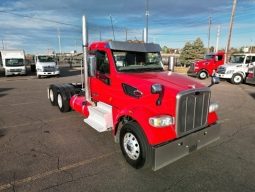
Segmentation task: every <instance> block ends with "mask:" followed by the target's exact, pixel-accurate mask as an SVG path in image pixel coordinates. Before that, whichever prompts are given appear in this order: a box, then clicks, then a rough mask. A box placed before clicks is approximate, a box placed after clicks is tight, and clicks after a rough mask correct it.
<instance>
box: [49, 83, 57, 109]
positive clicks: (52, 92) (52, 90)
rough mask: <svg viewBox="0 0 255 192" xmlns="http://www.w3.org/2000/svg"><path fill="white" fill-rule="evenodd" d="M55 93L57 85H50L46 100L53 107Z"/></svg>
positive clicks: (55, 99)
mask: <svg viewBox="0 0 255 192" xmlns="http://www.w3.org/2000/svg"><path fill="white" fill-rule="evenodd" d="M57 93H58V86H57V85H54V84H53V85H50V86H49V89H48V98H49V100H50V103H51V104H52V105H53V106H56V105H57Z"/></svg>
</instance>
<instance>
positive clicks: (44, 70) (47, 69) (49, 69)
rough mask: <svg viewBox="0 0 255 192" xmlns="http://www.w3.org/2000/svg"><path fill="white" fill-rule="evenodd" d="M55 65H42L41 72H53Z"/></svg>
mask: <svg viewBox="0 0 255 192" xmlns="http://www.w3.org/2000/svg"><path fill="white" fill-rule="evenodd" d="M54 71H55V67H50V66H49V67H43V72H54Z"/></svg>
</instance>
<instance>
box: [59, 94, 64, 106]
mask: <svg viewBox="0 0 255 192" xmlns="http://www.w3.org/2000/svg"><path fill="white" fill-rule="evenodd" d="M58 106H59V108H62V106H63V102H62V97H61V95H60V94H58Z"/></svg>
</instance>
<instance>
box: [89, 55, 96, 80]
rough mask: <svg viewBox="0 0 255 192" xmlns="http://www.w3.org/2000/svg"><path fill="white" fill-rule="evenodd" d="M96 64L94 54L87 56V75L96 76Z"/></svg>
mask: <svg viewBox="0 0 255 192" xmlns="http://www.w3.org/2000/svg"><path fill="white" fill-rule="evenodd" d="M96 64H97V59H96V56H94V55H91V56H89V57H88V75H89V77H95V76H96Z"/></svg>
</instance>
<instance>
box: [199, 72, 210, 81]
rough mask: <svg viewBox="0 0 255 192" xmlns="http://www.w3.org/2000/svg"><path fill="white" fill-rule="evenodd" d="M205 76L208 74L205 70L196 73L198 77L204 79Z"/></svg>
mask: <svg viewBox="0 0 255 192" xmlns="http://www.w3.org/2000/svg"><path fill="white" fill-rule="evenodd" d="M207 76H208V74H207V72H206V71H200V72H199V74H198V78H199V79H206V78H207Z"/></svg>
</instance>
